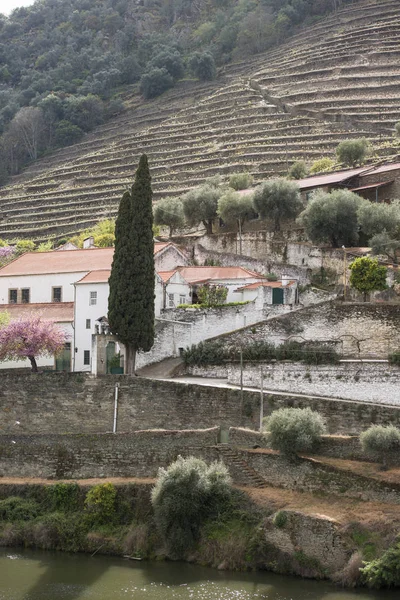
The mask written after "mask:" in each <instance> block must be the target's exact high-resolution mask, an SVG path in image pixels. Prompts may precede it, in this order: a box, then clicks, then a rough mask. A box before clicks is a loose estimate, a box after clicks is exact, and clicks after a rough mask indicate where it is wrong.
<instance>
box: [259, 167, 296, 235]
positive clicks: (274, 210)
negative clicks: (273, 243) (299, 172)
mask: <svg viewBox="0 0 400 600" xmlns="http://www.w3.org/2000/svg"><path fill="white" fill-rule="evenodd" d="M254 208H255V210H256V211H257V212H258V214H259V215H260V217H261V218H262V219H272V220H273V221H274V229H275V231H279V230H280V228H281V222H282V220H283V219H295V218H296V217H297V215H298V214H299V212H300V211H301V209H302V201H301V197H300V189H299V186H298V185H297V183H296V182H295V181H289V180H288V179H284V178H279V179H271V181H267V182H265V183H262V184H261V185H259V186H258V187H256V189H255V191H254Z"/></svg>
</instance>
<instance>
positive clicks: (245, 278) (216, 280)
mask: <svg viewBox="0 0 400 600" xmlns="http://www.w3.org/2000/svg"><path fill="white" fill-rule="evenodd" d="M159 275H160V277H161V278H162V280H163V282H164V285H165V297H164V298H165V299H164V308H175V307H176V306H178V305H179V304H197V301H198V297H197V291H198V288H199V287H200V286H202V285H204V284H212V285H223V286H224V287H226V288H227V289H228V295H227V298H226V302H227V303H228V302H239V301H240V298H238V296H237V294H236V290H237V288H238V287H242V286H245V285H249V284H253V283H256V282H262V281H266V280H265V278H264V277H263V276H262V275H260V274H259V273H255V272H254V271H250V270H249V269H245V268H244V267H187V266H184V267H178V268H177V269H175V270H173V271H160V272H159Z"/></svg>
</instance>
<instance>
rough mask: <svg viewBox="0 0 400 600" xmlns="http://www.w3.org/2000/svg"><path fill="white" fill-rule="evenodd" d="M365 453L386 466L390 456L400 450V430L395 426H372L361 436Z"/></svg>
mask: <svg viewBox="0 0 400 600" xmlns="http://www.w3.org/2000/svg"><path fill="white" fill-rule="evenodd" d="M360 443H361V447H362V449H363V452H366V453H367V454H372V456H375V457H376V458H378V459H379V460H381V461H383V464H386V460H387V458H388V457H390V454H391V453H393V452H396V451H398V450H399V449H400V430H399V429H397V427H395V426H394V425H387V426H383V425H372V426H371V427H370V428H369V429H367V430H366V431H363V432H362V434H361V435H360Z"/></svg>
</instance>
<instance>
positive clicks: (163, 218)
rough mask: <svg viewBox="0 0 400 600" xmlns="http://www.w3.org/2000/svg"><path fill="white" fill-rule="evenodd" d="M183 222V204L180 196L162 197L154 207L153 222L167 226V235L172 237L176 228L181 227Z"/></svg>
mask: <svg viewBox="0 0 400 600" xmlns="http://www.w3.org/2000/svg"><path fill="white" fill-rule="evenodd" d="M184 222H185V216H184V214H183V204H182V200H181V199H180V198H172V197H168V198H163V199H162V200H159V201H158V202H157V203H156V205H155V207H154V223H155V224H156V225H166V226H167V227H169V237H172V235H173V233H174V230H175V229H176V228H179V227H182V226H183V225H184Z"/></svg>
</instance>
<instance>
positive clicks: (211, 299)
mask: <svg viewBox="0 0 400 600" xmlns="http://www.w3.org/2000/svg"><path fill="white" fill-rule="evenodd" d="M197 295H198V297H199V301H200V304H202V305H204V306H220V305H221V304H225V300H226V298H227V296H228V288H227V287H225V286H224V285H210V284H209V283H205V284H204V285H201V286H199V288H198V290H197Z"/></svg>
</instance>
